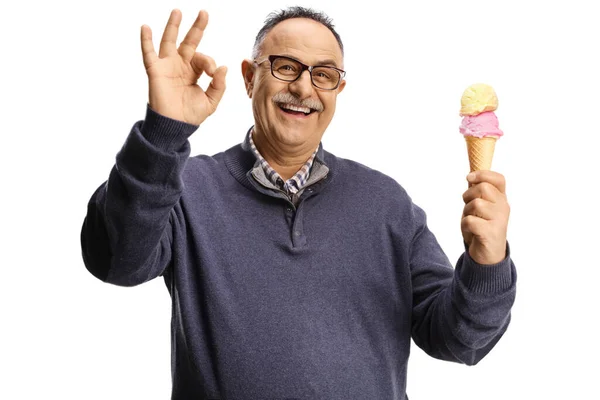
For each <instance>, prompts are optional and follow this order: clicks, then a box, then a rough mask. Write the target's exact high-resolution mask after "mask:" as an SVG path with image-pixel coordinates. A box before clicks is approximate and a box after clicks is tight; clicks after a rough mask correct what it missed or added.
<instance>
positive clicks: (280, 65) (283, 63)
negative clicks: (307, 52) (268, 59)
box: [271, 57, 302, 81]
mask: <svg viewBox="0 0 600 400" xmlns="http://www.w3.org/2000/svg"><path fill="white" fill-rule="evenodd" d="M271 70H272V71H273V75H275V77H276V78H279V79H281V80H284V81H293V80H294V79H296V78H297V77H298V75H300V71H302V65H300V63H298V62H296V61H294V60H290V59H288V58H283V57H279V58H276V59H275V60H273V63H272V64H271Z"/></svg>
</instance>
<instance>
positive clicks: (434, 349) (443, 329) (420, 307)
mask: <svg viewBox="0 0 600 400" xmlns="http://www.w3.org/2000/svg"><path fill="white" fill-rule="evenodd" d="M413 216H414V223H415V230H414V236H413V240H412V244H411V250H410V251H411V254H410V266H411V275H412V285H413V318H412V325H413V326H412V336H413V340H414V341H415V343H416V344H417V345H418V346H419V347H420V348H422V349H423V350H424V351H425V352H426V353H427V354H429V355H431V356H433V357H435V358H439V359H443V360H448V361H455V362H460V363H464V364H467V365H474V364H476V363H478V362H479V361H480V360H481V359H482V358H483V357H484V356H485V355H486V354H488V353H489V351H490V350H491V349H492V348H493V347H494V345H495V344H496V343H497V342H498V340H499V339H500V338H501V336H502V335H503V334H504V332H505V331H506V329H507V327H508V324H509V321H510V310H511V307H512V305H513V302H514V299H515V294H516V270H515V267H514V264H513V262H512V260H511V258H510V252H509V250H508V248H507V254H506V258H505V259H504V260H503V261H501V262H500V263H498V264H495V265H480V264H477V263H476V262H475V261H474V260H473V259H472V258H471V257H470V256H469V254H468V251H465V253H463V254H462V256H461V257H460V259H459V260H458V262H457V265H456V267H455V268H454V269H452V268H451V266H450V264H449V261H448V259H447V257H446V256H445V254H444V253H443V251H442V249H441V248H440V246H439V244H438V243H437V241H436V239H435V237H434V235H433V234H432V233H431V232H430V231H429V229H428V228H427V225H426V218H425V213H424V212H423V211H422V210H421V209H420V208H419V207H417V206H413Z"/></svg>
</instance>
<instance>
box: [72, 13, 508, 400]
mask: <svg viewBox="0 0 600 400" xmlns="http://www.w3.org/2000/svg"><path fill="white" fill-rule="evenodd" d="M207 20H208V15H207V14H206V12H204V11H201V12H200V13H199V15H198V18H197V19H196V21H195V22H194V24H193V26H192V28H191V29H190V30H189V32H188V33H187V35H186V37H185V38H184V40H183V42H181V44H180V46H179V47H176V40H177V35H178V28H179V24H180V21H181V13H180V12H179V11H177V10H175V11H173V12H172V13H171V16H170V18H169V22H168V24H167V27H166V29H165V31H164V34H163V38H162V41H161V44H160V51H159V53H158V54H156V53H155V50H154V47H153V44H152V36H151V31H150V29H149V28H148V27H147V26H144V27H142V31H141V41H142V50H143V59H144V64H145V66H146V71H147V74H148V82H149V107H148V110H147V114H146V118H145V120H144V121H139V122H138V123H136V124H135V125H134V126H133V129H132V130H131V133H130V134H129V136H128V137H127V140H126V142H125V144H124V146H123V148H122V149H121V151H120V152H119V153H118V155H117V159H116V165H115V166H114V168H113V169H112V171H111V173H110V176H109V179H108V181H107V182H106V183H104V184H103V185H101V186H100V187H99V189H98V190H97V191H96V192H95V193H94V195H93V196H92V198H91V201H90V203H89V206H88V213H87V217H86V219H85V222H84V225H83V229H82V249H83V258H84V261H85V264H86V266H87V268H88V269H89V271H90V272H91V273H92V274H94V275H95V276H96V277H98V278H99V279H101V280H103V281H106V282H110V283H113V284H117V285H124V286H130V285H137V284H140V283H143V282H146V281H148V280H150V279H153V278H156V277H158V276H163V277H164V279H165V282H166V284H167V286H168V288H169V292H170V294H171V299H172V307H173V314H172V315H173V317H172V325H171V332H172V372H173V398H174V399H199V398H211V399H212V398H222V399H257V398H271V399H274V398H278V399H282V398H299V399H300V398H301V399H309V398H310V399H317V398H318V399H405V398H406V394H405V389H406V366H407V361H408V356H409V348H410V339H411V337H412V338H413V339H414V341H415V342H416V343H417V345H419V346H420V347H421V348H422V349H423V350H425V351H426V352H427V353H428V354H430V355H431V356H433V357H437V358H440V359H444V360H450V361H455V362H461V363H465V364H469V365H471V364H475V363H477V362H478V361H479V360H481V358H482V357H484V356H485V355H486V354H487V353H488V352H489V351H490V350H491V348H492V347H493V346H494V345H495V343H496V342H497V341H498V340H499V339H500V337H501V336H502V334H503V333H504V332H505V330H506V328H507V326H508V323H509V319H510V308H511V306H512V303H513V300H514V296H515V279H516V278H515V269H514V265H513V263H512V262H511V260H510V257H509V254H508V247H507V242H506V228H507V224H508V215H509V206H508V203H507V200H506V196H505V194H504V185H505V184H504V178H503V177H502V176H501V175H500V174H498V173H495V172H491V171H480V172H478V173H476V174H474V175H472V176H469V177H468V181H469V183H470V187H469V189H468V190H467V191H466V192H465V193H464V195H463V198H464V201H465V203H466V205H465V208H464V213H463V217H462V225H461V228H462V234H463V237H464V241H465V246H466V251H465V253H464V254H463V255H462V256H461V258H460V259H459V261H458V263H457V265H456V268H452V266H451V264H450V263H449V261H448V259H447V257H446V256H445V255H444V253H443V252H442V250H441V249H440V247H439V245H438V243H437V242H436V240H435V238H434V236H433V234H432V233H431V232H430V231H429V230H428V228H427V226H426V221H425V214H424V212H423V211H422V210H421V209H420V208H419V207H417V206H416V205H414V204H413V203H412V201H411V199H410V198H409V196H408V195H407V194H406V192H405V191H404V190H403V189H402V188H401V186H400V185H398V184H397V183H396V182H395V181H394V180H392V179H391V178H389V177H387V176H385V175H383V174H381V173H379V172H377V171H374V170H371V169H369V168H366V167H364V166H362V165H360V164H357V163H355V162H352V161H348V160H344V159H341V158H337V157H335V156H334V155H332V154H331V153H328V152H326V151H325V150H323V148H322V146H321V145H320V142H321V138H322V136H323V133H324V132H325V129H326V128H327V126H328V125H329V123H330V121H331V119H332V117H333V114H334V112H335V105H336V97H337V95H338V94H340V93H341V92H342V91H343V89H344V87H345V85H346V82H345V81H344V75H345V72H344V71H343V69H344V64H343V47H342V42H341V39H340V37H339V35H338V34H337V33H336V32H335V30H334V27H333V26H332V24H331V22H330V20H329V19H328V18H327V17H326V16H324V15H323V14H320V13H317V12H314V11H312V10H308V9H303V8H298V7H296V8H291V9H287V10H284V11H282V12H279V13H276V14H271V15H270V16H269V18H268V20H267V22H266V24H265V26H264V27H263V29H262V30H261V31H260V32H259V34H258V36H257V38H256V44H255V48H254V52H253V59H251V60H244V61H243V62H242V74H243V77H244V80H245V83H246V88H247V93H248V96H249V97H250V98H251V99H252V107H253V111H254V126H253V127H252V128H251V129H250V130H249V131H248V133H247V134H246V136H245V138H244V140H243V143H242V144H240V145H238V146H234V147H232V148H230V149H229V150H227V151H225V152H222V153H219V154H217V155H214V156H212V157H209V156H198V157H191V158H190V157H188V156H189V152H190V146H189V142H188V137H189V136H190V135H191V134H192V133H193V132H194V131H196V129H197V128H198V126H199V125H201V123H202V122H203V121H204V120H205V119H206V118H207V117H208V116H209V115H211V114H212V113H213V112H215V110H216V109H217V105H218V103H219V100H220V99H221V97H222V96H223V92H224V91H225V75H226V68H225V67H219V68H217V67H216V64H215V62H214V61H213V60H212V59H211V58H210V57H208V56H205V55H203V54H201V53H197V52H196V48H197V46H198V44H199V42H200V40H201V38H202V34H203V31H204V29H205V28H206V25H207ZM202 73H206V74H207V75H209V76H211V77H212V81H211V83H210V85H209V87H208V88H207V89H206V90H202V89H201V88H200V87H199V86H198V85H197V84H196V82H197V80H198V78H199V77H200V75H201V74H202Z"/></svg>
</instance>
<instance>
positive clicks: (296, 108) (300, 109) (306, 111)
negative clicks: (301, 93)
mask: <svg viewBox="0 0 600 400" xmlns="http://www.w3.org/2000/svg"><path fill="white" fill-rule="evenodd" d="M280 107H281V108H285V109H286V110H291V111H298V112H303V113H304V114H309V113H310V108H308V107H299V106H295V105H293V104H281V105H280Z"/></svg>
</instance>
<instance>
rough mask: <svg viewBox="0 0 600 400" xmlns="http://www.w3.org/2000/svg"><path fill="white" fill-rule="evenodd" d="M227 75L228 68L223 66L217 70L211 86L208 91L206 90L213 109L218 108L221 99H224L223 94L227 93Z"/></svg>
mask: <svg viewBox="0 0 600 400" xmlns="http://www.w3.org/2000/svg"><path fill="white" fill-rule="evenodd" d="M226 75H227V67H225V66H221V67H219V68H217V69H216V71H215V73H214V74H213V78H212V80H211V81H210V85H208V89H206V97H208V101H209V102H210V104H211V105H212V106H213V109H216V108H217V106H218V105H219V102H220V101H221V98H223V93H225V76H226Z"/></svg>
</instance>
